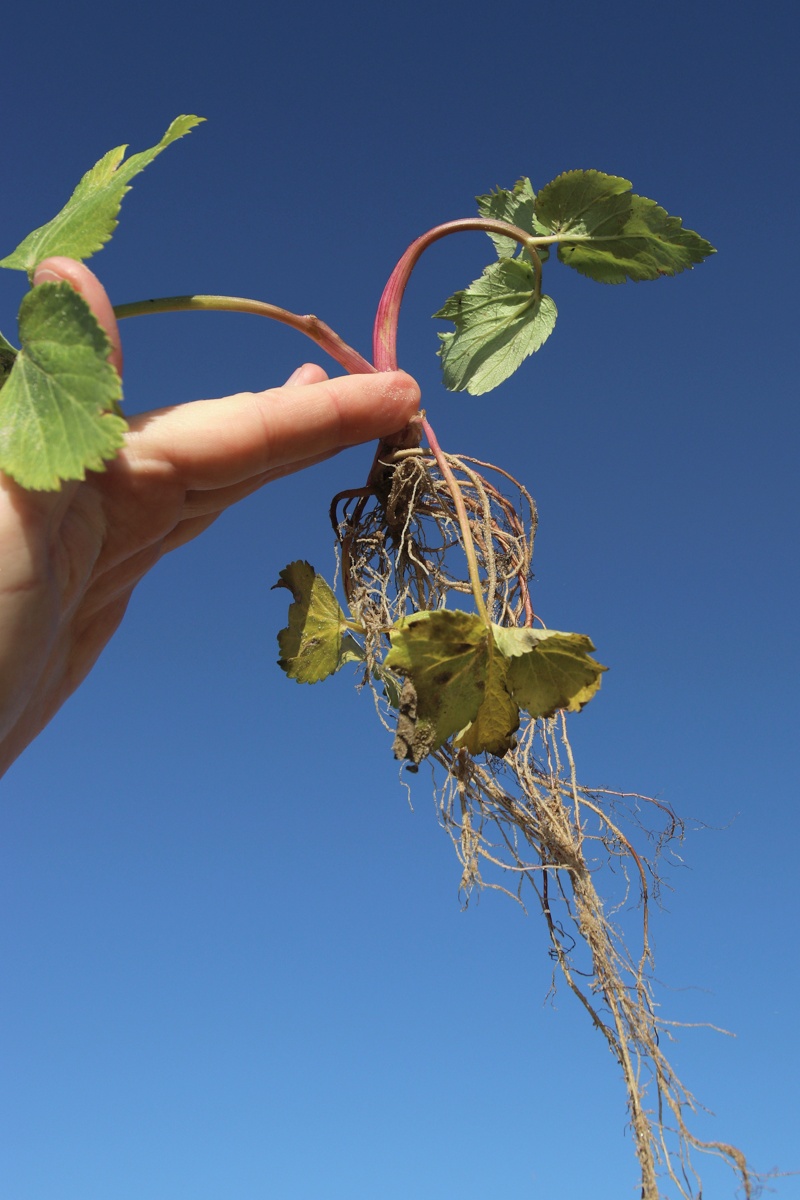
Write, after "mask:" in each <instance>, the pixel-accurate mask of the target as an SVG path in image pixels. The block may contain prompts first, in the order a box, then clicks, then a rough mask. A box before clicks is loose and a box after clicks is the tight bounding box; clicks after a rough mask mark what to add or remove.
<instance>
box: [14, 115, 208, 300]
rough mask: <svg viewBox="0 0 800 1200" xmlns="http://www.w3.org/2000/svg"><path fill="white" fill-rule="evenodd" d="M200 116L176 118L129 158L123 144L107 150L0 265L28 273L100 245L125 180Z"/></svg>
mask: <svg viewBox="0 0 800 1200" xmlns="http://www.w3.org/2000/svg"><path fill="white" fill-rule="evenodd" d="M203 120H205V118H204V117H195V116H182V117H176V119H175V120H174V121H173V122H172V124H171V125H170V127H169V129H168V130H167V132H166V133H165V134H164V136H163V137H162V139H161V141H160V142H159V143H158V145H157V146H153V147H152V149H150V150H142V151H141V152H140V153H138V154H132V155H131V156H130V158H128V159H125V158H124V156H125V151H126V150H127V149H128V147H127V146H117V147H116V149H114V150H109V152H108V154H106V155H104V156H103V158H101V159H100V161H99V162H98V163H96V164H95V165H94V166H93V167H92V169H91V170H90V171H87V173H86V174H85V175H84V176H83V178H82V179H81V181H80V183H79V184H78V186H77V187H76V188H75V191H74V192H73V193H72V196H71V197H70V199H69V200H68V201H67V203H66V205H65V206H64V208H62V210H61V212H60V213H58V215H57V216H55V217H53V219H52V221H48V223H47V224H46V225H42V226H41V228H39V229H34V231H33V233H29V234H28V236H27V237H26V238H25V239H24V241H22V242H20V244H19V246H17V248H16V250H14V251H13V253H11V254H9V255H8V256H7V257H6V258H4V259H2V260H0V267H10V268H12V269H14V270H18V271H27V272H28V274H29V276H30V275H32V274H33V271H34V268H35V267H36V265H37V263H40V262H41V261H42V259H44V258H49V257H50V255H51V254H65V255H67V256H68V257H69V258H77V259H83V258H90V257H91V255H92V254H94V253H95V252H96V251H97V250H100V249H102V247H103V245H104V244H105V243H106V242H107V241H108V239H109V238H110V237H111V235H112V233H113V232H114V230H115V229H116V227H117V214H118V212H119V207H120V204H121V203H122V198H123V196H124V195H125V193H126V192H129V191H130V187H129V184H130V181H131V179H133V177H134V175H138V173H139V172H140V171H142V170H144V168H145V167H146V166H148V165H149V164H150V163H151V162H152V161H153V159H154V158H155V157H156V155H158V154H160V153H161V151H162V150H164V149H166V147H167V146H169V145H170V143H172V142H174V141H177V139H178V138H181V137H183V136H184V134H186V133H188V132H189V130H190V129H193V128H194V126H195V125H199V124H200V122H201V121H203Z"/></svg>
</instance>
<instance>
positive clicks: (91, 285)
mask: <svg viewBox="0 0 800 1200" xmlns="http://www.w3.org/2000/svg"><path fill="white" fill-rule="evenodd" d="M39 283H69V284H71V285H72V286H73V287H74V289H75V291H76V292H78V293H79V294H80V295H81V296H83V298H84V300H85V301H86V303H87V304H88V305H89V308H90V309H91V310H92V312H93V313H94V315H95V317H96V318H97V320H98V322H99V324H100V326H101V327H102V328H103V330H104V331H105V333H106V336H107V337H108V340H109V341H110V342H111V353H110V354H109V356H108V361H109V362H110V363H111V365H112V366H113V367H114V368H115V370H116V372H117V374H118V375H121V374H122V345H121V343H120V338H119V329H118V327H117V318H116V317H115V316H114V309H113V308H112V306H111V301H110V300H109V298H108V296H107V294H106V290H105V288H104V287H103V285H102V283H101V282H100V280H99V279H98V278H97V276H96V275H94V274H92V272H91V271H90V270H89V268H88V267H85V266H84V265H83V263H79V262H76V261H75V260H74V259H73V258H64V257H62V256H58V257H53V258H45V259H44V260H43V261H42V262H40V263H39V265H38V267H37V268H36V270H35V271H34V274H33V285H34V287H36V285H37V284H39Z"/></svg>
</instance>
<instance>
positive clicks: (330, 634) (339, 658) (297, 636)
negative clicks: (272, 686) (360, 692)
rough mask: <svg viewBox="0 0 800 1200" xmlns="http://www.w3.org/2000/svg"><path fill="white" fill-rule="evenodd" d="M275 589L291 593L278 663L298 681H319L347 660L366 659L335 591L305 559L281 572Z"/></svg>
mask: <svg viewBox="0 0 800 1200" xmlns="http://www.w3.org/2000/svg"><path fill="white" fill-rule="evenodd" d="M274 586H275V587H276V588H279V587H285V588H288V590H289V591H290V592H291V593H292V598H293V599H292V603H291V604H290V605H289V623H288V625H287V626H286V628H285V629H282V630H281V631H280V633H279V634H278V647H279V649H280V652H281V657H280V659H279V660H278V666H279V667H280V668H281V670H283V671H285V672H286V674H287V675H288V676H289V678H290V679H296V680H297V682H298V683H318V682H319V681H320V680H322V679H327V678H328V676H330V675H333V674H334V673H335V672H336V671H338V670H339V668H340V667H342V666H344V664H345V663H346V662H354V661H356V660H359V659H363V657H364V655H363V652H362V651H361V648H360V646H359V645H358V643H357V642H356V641H355V639H354V638H353V637H351V636H350V634H349V633H348V629H347V617H346V616H345V614H344V613H343V612H342V609H341V608H340V606H339V602H338V600H337V599H336V596H335V595H334V593H333V591H332V590H331V588H330V587H329V585H328V584H327V583H326V582H325V580H324V579H323V578H322V576H321V575H318V574H317V572H316V571H315V570H314V568H313V567H312V566H311V564H310V563H308V562H306V561H305V560H303V559H298V560H297V561H296V562H292V563H289V565H288V566H287V567H284V569H283V570H282V571H281V573H280V575H279V577H278V582H277V583H276V584H275V585H274Z"/></svg>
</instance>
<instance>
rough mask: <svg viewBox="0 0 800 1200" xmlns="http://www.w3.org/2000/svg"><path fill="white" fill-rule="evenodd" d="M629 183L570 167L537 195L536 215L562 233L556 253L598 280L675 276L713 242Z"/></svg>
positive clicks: (551, 229)
mask: <svg viewBox="0 0 800 1200" xmlns="http://www.w3.org/2000/svg"><path fill="white" fill-rule="evenodd" d="M630 189H631V183H630V181H629V180H627V179H622V178H620V177H619V176H617V175H604V174H603V173H602V172H601V171H566V172H565V173H564V174H563V175H559V176H558V178H557V179H554V180H553V181H552V183H548V184H547V186H546V187H543V188H542V190H541V191H540V192H539V194H538V195H537V197H536V216H537V218H538V220H539V221H540V222H541V224H542V226H543V227H545V228H546V230H547V231H548V232H549V233H550V234H557V235H558V236H559V243H558V257H559V258H560V259H561V261H562V262H563V263H565V264H566V265H567V266H569V267H574V268H575V270H576V271H579V272H580V273H581V275H586V276H588V277H589V278H590V279H595V280H597V281H598V282H599V283H624V281H625V280H626V279H633V280H636V281H641V280H645V279H657V278H658V277H659V276H660V275H677V274H678V273H679V272H680V271H685V270H687V268H690V267H691V266H692V265H693V264H694V263H699V262H702V261H703V259H704V258H706V257H707V256H708V255H709V254H713V253H715V251H714V247H713V246H712V245H711V244H710V242H707V241H706V240H705V239H704V238H701V237H700V236H699V234H697V233H694V232H693V231H692V230H691V229H684V228H683V225H682V223H681V220H680V217H671V216H669V215H668V214H667V213H666V212H665V211H664V209H663V208H661V207H660V206H659V205H658V204H656V202H655V201H654V200H648V199H647V198H646V197H644V196H637V195H635V194H633V193H631V190H630Z"/></svg>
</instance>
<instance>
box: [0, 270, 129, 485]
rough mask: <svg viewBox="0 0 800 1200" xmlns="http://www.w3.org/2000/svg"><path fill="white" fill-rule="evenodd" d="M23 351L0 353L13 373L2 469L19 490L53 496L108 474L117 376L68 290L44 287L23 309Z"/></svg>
mask: <svg viewBox="0 0 800 1200" xmlns="http://www.w3.org/2000/svg"><path fill="white" fill-rule="evenodd" d="M19 334H20V341H21V343H22V349H21V351H20V352H19V353H17V354H15V355H14V357H13V358H12V357H11V353H10V351H13V347H10V348H9V349H6V347H8V343H7V342H5V339H3V341H4V346H3V347H1V348H0V355H5V356H6V363H9V364H10V371H9V374H8V378H7V379H6V382H5V385H4V386H3V388H2V391H0V469H2V470H3V471H5V472H6V474H8V475H10V476H12V478H14V479H16V481H17V483H19V484H21V486H22V487H25V488H31V489H38V490H42V491H53V490H57V489H58V487H59V482H60V481H61V480H63V479H84V478H85V475H86V471H87V470H93V471H101V470H103V461H104V459H109V458H113V457H114V454H115V453H116V451H117V450H118V449H119V447H120V446H121V445H122V441H123V437H124V434H125V430H126V429H127V425H126V422H125V421H124V419H123V418H122V417H121V416H120V415H119V412H118V402H119V399H120V396H121V394H122V391H121V386H120V380H119V376H118V375H117V373H116V371H115V370H114V368H113V367H112V366H111V365H110V363H108V362H107V361H106V357H107V355H108V353H109V350H110V349H111V347H110V344H109V341H108V338H107V337H106V335H105V333H104V332H103V330H102V329H101V328H100V326H99V325H98V323H97V321H96V320H95V317H94V315H93V314H92V312H91V309H90V308H89V306H88V304H87V303H86V301H85V300H84V299H83V297H82V296H79V295H78V293H77V292H75V291H74V290H73V289H72V288H71V287H70V285H69V284H68V283H43V284H41V285H40V286H39V287H37V288H34V289H33V290H32V291H30V292H28V293H27V295H26V296H25V297H24V299H23V301H22V305H21V306H20V310H19Z"/></svg>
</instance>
